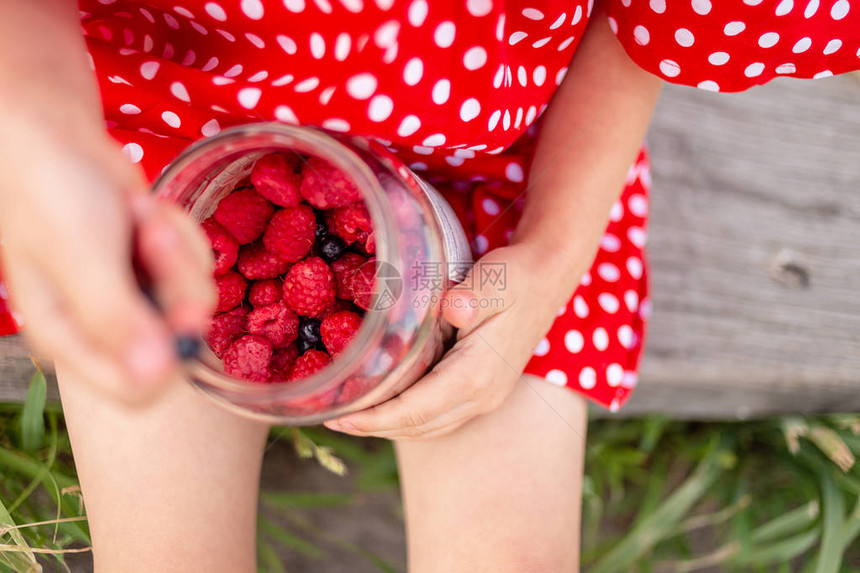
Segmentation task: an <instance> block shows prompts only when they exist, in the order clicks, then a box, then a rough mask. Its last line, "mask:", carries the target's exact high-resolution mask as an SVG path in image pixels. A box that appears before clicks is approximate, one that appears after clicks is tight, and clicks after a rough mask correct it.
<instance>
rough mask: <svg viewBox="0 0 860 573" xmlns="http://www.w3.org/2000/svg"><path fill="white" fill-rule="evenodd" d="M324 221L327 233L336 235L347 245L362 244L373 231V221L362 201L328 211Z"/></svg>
mask: <svg viewBox="0 0 860 573" xmlns="http://www.w3.org/2000/svg"><path fill="white" fill-rule="evenodd" d="M326 223H327V224H328V229H329V233H330V234H332V235H337V236H338V237H340V238H341V239H343V240H344V242H346V244H348V245H351V244H353V243H355V242H360V243H362V244H364V242H365V241H366V240H367V236H368V235H369V234H370V233H371V232H372V231H373V223H372V222H371V219H370V213H369V212H368V211H367V206H366V205H365V204H364V201H359V202H357V203H352V204H350V205H347V206H345V207H340V208H339V209H334V210H332V211H329V212H328V214H327V216H326Z"/></svg>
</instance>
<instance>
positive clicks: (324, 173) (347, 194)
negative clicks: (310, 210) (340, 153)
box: [300, 157, 361, 209]
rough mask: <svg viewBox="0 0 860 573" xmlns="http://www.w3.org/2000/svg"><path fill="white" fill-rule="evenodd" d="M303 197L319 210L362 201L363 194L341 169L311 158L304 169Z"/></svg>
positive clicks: (301, 189)
mask: <svg viewBox="0 0 860 573" xmlns="http://www.w3.org/2000/svg"><path fill="white" fill-rule="evenodd" d="M302 174H303V175H304V177H303V178H302V186H301V188H300V191H301V194H302V197H304V198H305V200H306V201H307V202H308V203H310V204H311V205H313V206H314V207H316V208H317V209H334V208H335V207H344V206H346V205H349V204H350V203H355V202H356V201H360V200H361V192H360V191H359V190H358V188H357V187H356V186H355V184H354V183H353V182H352V180H350V179H349V178H348V177H347V176H346V175H345V174H344V173H343V171H341V170H340V169H338V168H337V167H335V166H334V165H332V164H331V163H329V162H327V161H324V160H322V159H319V158H317V157H311V158H310V159H308V161H307V163H305V165H304V168H303V169H302Z"/></svg>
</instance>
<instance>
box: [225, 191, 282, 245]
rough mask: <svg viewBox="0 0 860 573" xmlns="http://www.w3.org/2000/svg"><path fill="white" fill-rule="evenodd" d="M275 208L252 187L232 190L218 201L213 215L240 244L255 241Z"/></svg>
mask: <svg viewBox="0 0 860 573" xmlns="http://www.w3.org/2000/svg"><path fill="white" fill-rule="evenodd" d="M274 212H275V208H274V207H273V206H272V204H271V203H269V202H268V201H267V200H266V199H265V198H264V197H262V196H261V195H260V194H259V193H257V192H256V191H254V190H253V189H240V190H238V191H233V192H232V193H230V194H229V195H227V196H226V197H224V198H223V199H221V202H220V203H218V208H217V209H215V214H214V215H213V217H214V218H215V220H216V221H218V222H219V223H221V225H222V226H223V227H224V228H225V229H227V231H229V232H230V234H231V235H233V236H234V237H235V238H236V240H237V241H239V243H240V244H242V245H246V244H248V243H250V242H252V241H255V240H256V239H258V238H259V237H260V235H262V234H263V231H265V230H266V225H267V224H268V222H269V219H271V218H272V214H273V213H274Z"/></svg>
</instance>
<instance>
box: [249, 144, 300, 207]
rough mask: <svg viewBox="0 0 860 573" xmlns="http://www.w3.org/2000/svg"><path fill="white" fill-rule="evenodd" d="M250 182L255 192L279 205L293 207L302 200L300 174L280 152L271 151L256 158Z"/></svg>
mask: <svg viewBox="0 0 860 573" xmlns="http://www.w3.org/2000/svg"><path fill="white" fill-rule="evenodd" d="M251 182H252V183H253V184H254V187H255V188H256V189H257V193H259V194H260V195H262V196H263V197H265V198H266V199H268V200H269V201H271V202H272V203H274V204H275V205H280V206H281V207H295V206H296V205H298V204H299V203H300V202H301V201H302V196H301V194H300V193H299V186H300V185H301V184H302V176H301V175H299V174H298V173H296V171H295V169H294V168H293V165H292V164H291V163H290V162H289V161H288V160H287V158H286V157H285V156H284V155H282V154H280V153H273V154H271V155H266V156H265V157H263V158H261V159H259V160H257V163H255V164H254V168H253V170H252V171H251Z"/></svg>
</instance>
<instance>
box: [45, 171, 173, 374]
mask: <svg viewBox="0 0 860 573" xmlns="http://www.w3.org/2000/svg"><path fill="white" fill-rule="evenodd" d="M77 183H78V184H87V183H88V184H90V185H93V186H103V185H104V182H103V181H100V180H98V178H96V177H90V178H87V177H82V178H81V179H79V180H78V181H77ZM96 195H97V196H99V197H100V198H101V200H102V201H101V204H99V205H81V204H79V203H80V202H75V201H65V202H64V203H63V205H62V207H63V209H64V210H65V211H66V216H65V217H62V216H56V215H55V216H53V220H52V224H53V225H54V227H53V229H52V236H53V237H54V238H55V239H54V240H55V242H56V245H55V248H54V249H44V248H38V249H36V248H34V249H32V252H31V256H32V258H33V260H34V262H35V263H37V264H38V265H39V268H40V269H41V270H42V271H43V272H44V273H45V275H46V279H47V280H48V281H50V282H51V283H52V284H53V285H55V288H56V291H57V293H58V295H59V296H60V297H61V303H62V305H63V307H64V309H65V310H66V312H67V313H68V314H69V316H70V318H71V319H72V320H74V321H75V322H76V323H77V324H78V325H79V328H80V330H81V333H82V335H83V336H85V337H86V338H87V340H88V342H89V344H91V345H92V346H94V347H96V348H99V349H100V350H101V351H103V352H104V353H106V354H107V355H109V356H110V357H111V358H112V359H113V360H115V361H116V362H117V363H120V364H123V365H124V367H125V370H126V372H127V373H128V378H130V379H131V381H132V382H134V383H138V384H144V385H148V384H157V383H158V381H159V380H162V379H165V378H167V377H168V376H169V375H170V374H171V373H172V372H173V371H174V368H175V366H176V359H175V356H174V353H173V346H172V336H171V334H170V332H169V330H168V328H167V325H166V324H165V322H164V320H162V319H161V318H160V317H159V316H158V314H157V313H156V312H155V310H154V309H153V308H152V306H151V304H150V303H149V302H148V301H147V300H146V298H145V297H144V296H143V295H142V293H141V292H140V289H139V286H138V284H137V282H136V280H135V277H134V274H133V272H132V268H131V242H130V241H131V229H130V223H129V215H128V211H127V206H126V205H125V200H124V199H123V198H122V197H121V196H119V194H118V193H114V192H111V191H105V192H103V193H98V194H96Z"/></svg>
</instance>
